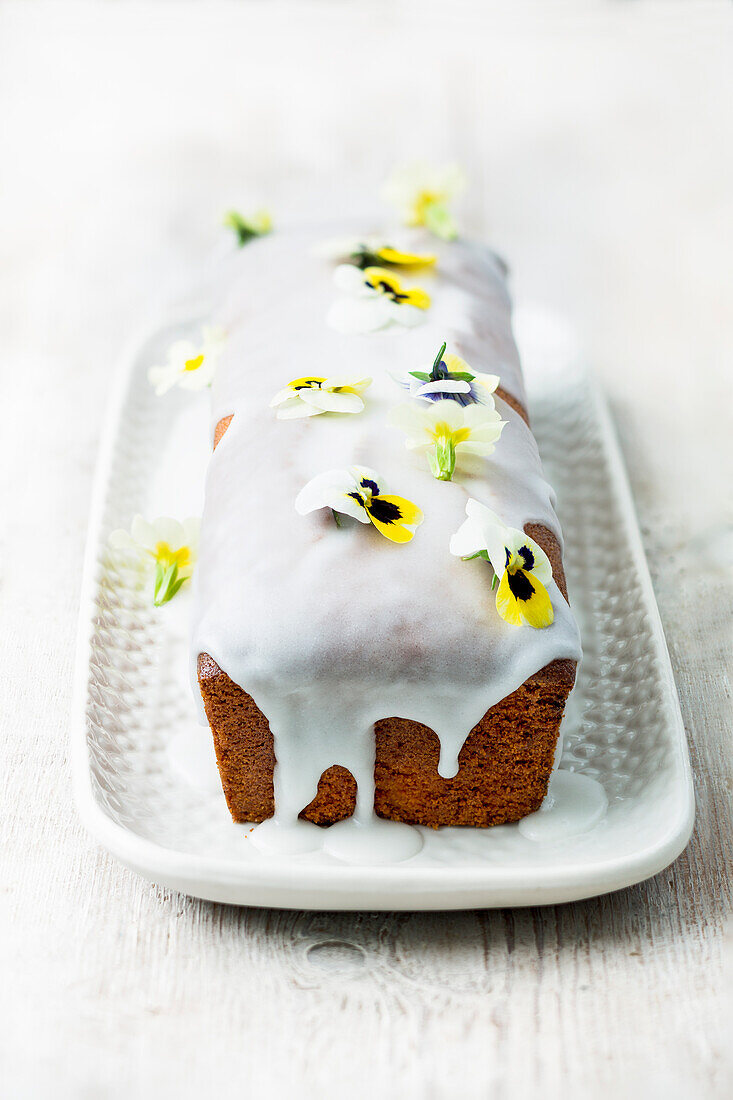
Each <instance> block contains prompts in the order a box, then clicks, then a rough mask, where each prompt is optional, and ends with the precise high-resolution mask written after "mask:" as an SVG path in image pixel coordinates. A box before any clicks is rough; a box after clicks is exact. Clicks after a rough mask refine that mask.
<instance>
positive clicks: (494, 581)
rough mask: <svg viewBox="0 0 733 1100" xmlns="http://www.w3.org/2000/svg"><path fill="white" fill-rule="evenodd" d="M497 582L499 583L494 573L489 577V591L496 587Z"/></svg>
mask: <svg viewBox="0 0 733 1100" xmlns="http://www.w3.org/2000/svg"><path fill="white" fill-rule="evenodd" d="M498 584H499V578H498V577H497V575H496V573H494V575H493V577H492V578H491V591H492V592H493V591H494V589H495V588H496V587H497V585H498Z"/></svg>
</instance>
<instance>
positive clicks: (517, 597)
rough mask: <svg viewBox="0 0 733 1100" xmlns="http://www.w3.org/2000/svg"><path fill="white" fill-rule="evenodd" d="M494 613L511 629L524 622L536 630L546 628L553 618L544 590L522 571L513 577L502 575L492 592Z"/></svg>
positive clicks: (547, 594)
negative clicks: (495, 589) (494, 605)
mask: <svg viewBox="0 0 733 1100" xmlns="http://www.w3.org/2000/svg"><path fill="white" fill-rule="evenodd" d="M496 609H497V611H498V612H499V614H500V615H501V617H502V619H504V620H505V621H506V622H508V623H511V624H512V625H520V624H521V623H522V622H526V623H527V625H528V626H532V627H534V628H535V629H536V630H541V629H542V628H543V627H546V626H550V625H551V624H552V622H553V621H554V618H555V612H554V610H553V607H552V600H551V599H550V596H549V593H548V591H547V589H546V588H545V586H544V585H543V584H542V582H541V581H539V580H537V578H536V577H535V576H534V575H532V574H530V573H526V572H525V571H524V570H523V569H517V570H516V572H515V573H514V574H510V573H509V570H506V571H505V572H504V576H503V577H502V578H501V582H500V584H499V588H498V589H497V592H496Z"/></svg>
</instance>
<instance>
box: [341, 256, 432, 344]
mask: <svg viewBox="0 0 733 1100" xmlns="http://www.w3.org/2000/svg"><path fill="white" fill-rule="evenodd" d="M333 281H334V284H335V286H336V288H337V289H338V290H339V291H340V296H339V298H337V300H336V301H335V302H334V303H333V305H332V306H331V309H330V310H329V313H328V317H327V323H328V324H329V326H330V327H331V328H333V329H335V330H336V331H337V332H343V333H348V334H358V333H366V332H376V331H377V330H379V329H384V328H390V327H392V326H401V325H404V326H406V327H408V328H412V327H413V326H415V325H419V324H421V323H422V321H423V320H424V319H425V311H426V310H427V309H429V307H430V295H429V294H428V293H427V291H425V290H423V288H422V287H419V286H413V287H404V286H403V285H402V283H401V282H400V281H399V279H398V278H397V277H396V275H395V274H394V272H392V271H388V270H387V268H385V267H365V268H364V270H363V271H362V270H360V269H359V268H358V267H355V266H354V264H339V266H338V267H337V268H336V270H335V271H334V273H333Z"/></svg>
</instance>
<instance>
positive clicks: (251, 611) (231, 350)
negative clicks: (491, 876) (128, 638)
mask: <svg viewBox="0 0 733 1100" xmlns="http://www.w3.org/2000/svg"><path fill="white" fill-rule="evenodd" d="M321 239H322V234H318V235H315V234H308V233H305V232H298V233H291V234H283V235H282V236H281V237H279V238H278V237H277V236H273V237H272V238H271V239H267V240H263V241H258V242H255V243H253V244H252V245H250V246H248V248H247V249H246V250H244V251H243V252H242V253H241V262H240V264H239V267H238V273H237V274H236V276H235V279H234V285H233V288H232V290H231V292H230V294H229V297H228V300H227V302H226V303H225V304H224V306H223V308H222V310H221V313H220V315H219V316H217V317H215V318H214V321H215V323H216V324H221V325H223V326H224V327H225V328H227V329H228V331H229V340H228V344H227V347H226V350H225V352H224V354H223V355H222V358H221V362H220V367H219V372H218V375H217V380H216V382H215V388H214V395H213V397H214V424H216V422H217V421H218V420H219V419H221V418H222V417H224V416H229V415H232V414H233V419H232V421H231V423H230V425H229V428H228V430H227V432H226V434H225V435H224V436H223V438H222V440H221V442H220V443H219V445H218V447H217V449H216V451H215V452H214V454H213V456H212V458H211V461H210V464H209V469H208V473H207V484H206V504H205V508H204V517H203V523H202V537H201V546H200V552H199V566H198V570H197V573H198V576H197V581H196V585H195V615H194V631H193V644H192V651H191V656H192V665H193V667H195V662H196V659H197V657H198V654H199V653H208V654H209V655H210V656H211V657H212V658H213V659H214V660H215V661H216V662H217V664H218V665H219V666H220V668H222V669H223V670H224V671H225V672H226V673H227V674H228V675H229V676H230V677H231V678H232V679H233V680H234V681H235V682H236V683H237V684H239V685H240V686H241V687H242V688H243V689H244V690H245V691H247V692H248V693H249V694H250V695H251V696H252V697H253V699H254V701H255V703H256V704H257V706H258V707H259V708H260V710H261V711H262V712H263V714H265V715H266V717H267V719H268V721H269V723H270V727H271V729H272V732H273V736H274V741H275V755H276V758H277V765H276V768H275V777H274V781H275V806H276V817H275V819H274V820H273V822H271V823H265V824H264V825H262V826H260V827H259V828H258V829H256V830H255V831H254V833H253V836H252V840H253V843H255V844H256V845H257V846H259V847H263V848H267V849H268V850H286V851H306V850H311V848H313V847H321V846H322V844H324V843H325V845H326V846H327V848H328V850H329V851H330V852H331V854H334V855H336V854H337V851H338V850H339V846H341V850H342V851H345V852H348V853H349V854H348V855H345V856H344V858H348V859H350V860H357V861H358V860H359V859H360V858H368V859H369V861H370V862H373V861H374V859H375V857H374V854H373V853H374V847H373V845H372V842H371V840H370V839H369V837H367V832H368V830H367V831H364V830H365V829H366V826H367V825H368V824H369V823H370V822H371V823H372V824H373V823H374V814H373V793H374V737H373V724H374V722H375V721H377V720H379V719H381V718H388V717H393V716H398V717H402V718H407V719H412V720H414V721H417V722H421V723H423V724H424V725H426V726H429V727H430V728H431V729H433V730H434V731H435V732H436V734H437V736H438V738H439V740H440V745H441V756H440V767H439V771H440V774H441V775H442V776H444V777H446V778H447V777H450V776H452V775H454V774H455V772H456V770H457V767H458V754H459V752H460V749H461V747H462V745H463V743H464V741H465V739H466V737H467V735H468V733H469V732H470V730H471V729H472V728H473V727H474V726H475V725H476V723H477V722H478V721H479V720H480V719H481V718H482V717H483V715H484V714H485V712H486V711H487V710H488V709H489V708H490V707H491V706H493V705H494V704H496V703H497V702H499V701H500V700H501V699H503V698H505V697H506V696H507V695H509V694H510V693H511V692H512V691H514V690H516V688H517V687H519V686H520V685H521V684H522V683H523V682H524V681H525V680H526V679H527V678H528V677H529V676H531V675H533V674H534V673H536V672H537V671H538V670H539V669H541V668H542V667H544V665H546V664H548V663H549V662H550V661H552V660H554V659H555V658H563V657H569V658H571V659H573V660H578V659H579V657H580V647H579V637H578V632H577V627H576V625H575V622H574V620H573V617H572V615H571V613H570V610H569V608H568V606H567V604H566V603H565V601H564V599H563V597H562V595H561V593H560V592H559V590H558V589H557V586H556V585H555V583H554V582H552V583H551V584H550V586H549V589H548V591H549V593H550V596H551V598H552V602H553V605H554V608H555V621H554V623H553V624H552V626H551V627H548V628H546V629H544V630H533V629H532V628H531V627H512V626H509V625H508V624H506V623H504V622H503V621H502V620H501V619H500V618H499V616H498V614H497V612H496V609H495V606H494V597H493V594H492V592H491V570H490V569H489V567H488V565H487V564H486V563H485V562H483V561H471V562H461V561H459V560H458V559H455V558H453V557H452V556H451V555H450V553H449V550H448V543H449V539H450V536H451V534H453V532H454V531H456V530H457V529H458V527H459V526H460V524H461V523H462V521H463V519H464V517H465V504H466V500H467V499H468V497H469V496H472V497H474V498H476V499H477V500H480V501H482V502H483V503H485V504H487V505H488V506H489V507H490V508H491V509H493V510H494V511H495V512H497V513H498V514H499V515H500V516H501V517H502V519H503V520H504V521H505V522H506V523H507V524H508V525H510V526H514V527H520V528H521V527H523V526H524V525H525V524H527V523H537V524H543V525H544V526H546V527H547V528H549V529H550V530H551V531H552V532H554V533H555V534H556V536H557V537H558V538H559V537H560V531H559V526H558V523H557V518H556V516H555V514H554V511H553V507H552V503H551V502H552V496H551V492H550V489H549V487H548V485H547V483H546V481H545V479H544V476H543V473H542V467H541V464H540V460H539V455H538V452H537V447H536V444H535V441H534V437H533V436H532V434H531V432H530V430H529V429H528V427H527V425H526V424H525V422H524V421H523V419H522V417H521V416H520V415H519V414H518V413H517V412H515V411H514V409H513V408H511V407H510V406H509V405H508V404H507V403H506V402H504V401H502V400H501V399H500V398H499V399H497V407H498V409H499V411H500V413H501V415H502V417H503V419H505V420H506V421H507V425H506V427H505V429H504V433H503V435H502V438H501V440H500V442H499V444H498V445H497V448H496V451H495V452H494V454H493V455H491V456H490V458H488V459H474V460H472V465H468V464H466V463H463V464H459V467H458V469H457V472H456V477H455V480H454V481H452V482H439V481H436V480H435V479H434V478H433V477H432V476H431V474H430V472H429V470H428V467H427V463H426V461H425V457H424V455H420V454H417V453H415V452H410V451H408V450H407V449H406V448H405V446H404V437H403V435H402V433H401V432H399V431H398V430H396V429H394V428H390V427H389V426H388V425H387V413H388V410H389V408H390V407H391V406H392V405H394V404H397V403H399V402H401V401H406V400H408V397H407V395H406V393H405V392H404V391H403V390H402V389H401V388H400V387H399V385H397V383H395V382H394V380H393V379H392V377H391V374H392V373H397V374H400V373H404V372H406V371H409V370H416V369H421V368H423V367H424V366H425V364H428V365H429V364H430V363H431V362H432V360H433V358H434V356H435V353H436V351H437V349H438V348H439V346H440V344H441V343H442V342H443V340H447V342H448V347H449V350H450V351H455V352H456V353H458V354H460V355H462V356H463V357H464V358H465V359H466V360H467V361H468V363H469V364H471V366H473V367H475V368H476V369H477V370H480V371H483V372H487V373H495V374H499V375H500V376H501V386H502V388H503V389H504V390H505V391H506V392H507V393H509V394H510V395H511V396H512V397H514V398H516V399H518V400H520V401H522V402H523V401H524V391H523V386H522V381H521V373H520V370H519V364H518V359H517V353H516V348H515V346H514V341H513V338H512V335H511V325H510V308H509V300H508V297H507V294H506V289H505V287H504V282H503V277H502V268H501V266H500V264H499V261H497V260H496V258H495V257H494V256H493V255H492V254H491V253H489V252H487V251H484V250H481V249H479V248H475V247H473V246H468V245H464V244H462V243H457V244H451V245H447V246H446V245H439V246H438V251H439V259H438V265H437V269H436V271H435V272H434V273H432V272H428V273H423V272H421V273H420V280H419V282H420V284H421V285H424V286H426V288H427V289H428V291H429V293H430V294H431V295H432V297H433V302H434V305H433V307H432V308H431V309H430V310H429V311H428V313H427V319H426V323H425V324H424V325H422V326H421V327H420V328H416V329H414V330H412V331H410V332H409V333H405V332H401V331H399V330H395V331H393V332H389V333H375V334H371V335H369V336H343V335H340V334H339V333H336V332H333V331H331V330H330V329H328V328H327V326H326V323H325V317H326V314H327V311H328V306H329V304H330V302H331V301H332V299H333V297H334V293H335V291H334V288H333V286H332V281H331V280H332V271H333V265H331V264H329V263H327V262H325V261H323V260H319V259H317V258H315V257H314V256H313V254H312V250H313V247H314V245H316V244H317V243H319V241H320V240H321ZM394 243H395V245H397V246H400V247H408V248H409V249H410V250H412V251H427V249H426V248H425V242H424V241H423V240H422V239H421V235H420V234H419V233H416V234H410V235H404V236H403V235H400V234H396V235H395V241H394ZM434 243H435V242H432V241H431V244H434ZM416 281H417V280H416ZM345 370H348V372H349V373H352V372H353V373H359V374H362V375H365V376H371V377H372V378H373V383H372V386H371V387H370V388H369V390H368V391H367V392H366V393H365V396H364V400H365V404H366V408H365V411H364V412H363V413H360V414H359V415H356V416H319V417H317V418H314V419H313V420H310V419H308V420H296V421H286V422H284V421H278V420H276V418H275V415H274V412H273V410H271V409H270V408H269V407H268V406H269V402H270V399H271V398H272V396H273V395H274V394H275V393H276V392H277V391H278V390H280V389H281V388H282V387H283V386H285V385H286V384H287V383H288V382H289V381H290V379H292V378H294V377H299V376H302V375H304V374H305V373H307V372H312V373H313V374H318V375H325V376H331V375H335V374H337V373H340V372H341V373H342V372H343V371H345ZM352 464H362V465H368V466H372V467H374V468H375V469H376V470H377V471H378V473H379V475H380V476H381V477H382V478H383V479H384V482H385V483H386V486H387V490H388V491H392V492H394V493H397V494H399V495H401V496H404V497H407V499H409V500H411V501H414V502H415V503H416V504H417V505H418V506H419V507H421V508H422V509H423V511H424V513H425V520H424V523H423V524H422V526H421V527H420V528H419V529H418V531H417V533H416V535H415V537H414V539H413V540H412V542H410V543H407V544H405V545H401V546H396V545H393V544H391V543H389V542H387V540H385V539H384V538H382V536H381V535H380V534H379V533H378V532H377V531H376V530H375V529H373V528H371V527H368V528H366V527H364V526H362V525H361V524H358V523H356V522H354V521H351V520H348V519H347V520H345V521H344V526H343V527H342V528H340V529H337V528H336V526H335V524H334V522H333V518H332V516H331V513H330V511H328V510H323V511H321V512H315V513H312V514H310V515H308V516H305V517H302V516H299V515H297V513H296V512H295V508H294V501H295V498H296V496H297V494H298V492H299V491H300V489H301V488H302V487H303V485H305V483H306V482H307V481H309V480H310V479H311V478H312V477H314V476H315V475H316V474H319V473H321V472H323V471H325V470H328V469H334V468H340V467H347V466H350V465H352ZM333 764H340V765H342V766H343V767H346V768H348V769H349V771H351V773H352V775H353V776H354V778H355V780H356V782H357V786H358V792H359V793H358V799H357V807H356V812H355V815H354V818H353V819H352V820H351V821H350V822H349V823H343V824H342V825H338V826H332V827H331V829H330V830H328V831H327V832H328V840H327V841H324V839H323V830H319V829H318V828H317V827H316V826H313V825H310V824H309V823H306V822H303V821H298V813H299V812H300V811H301V810H302V809H303V808H304V807H305V806H306V805H307V804H308V803H309V802H310V801H311V800H312V798H313V797H314V795H315V793H316V789H317V784H318V780H319V778H320V776H321V774H322V773H323V772H324V771H325V770H326V769H327V768H328V767H330V766H331V765H333ZM378 828H379V829H380V831H381V832H382V833H383V834H384V843H385V844H387V843H388V842H387V832H389V834H390V836H391V837H392V838H393V839H392V841H390V842H389V843H390V844H394V845H397V849H396V850H399V849H400V846H401V850H403V851H404V856H403V857H402V858H407V857H408V856H409V855H412V854H413V853H414V851H417V848H419V844H420V843H421V840H420V834H419V833H418V832H416V831H415V830H411V829H410V828H409V827H408V826H402V827H399V826H395V827H394V828H391V827H390V823H384V827H383V826H382V825H379V826H378ZM314 830H315V832H314ZM360 830H361V831H360ZM316 834H318V836H316ZM412 834H414V836H413V835H412ZM372 835H375V834H373V833H372ZM416 838H417V839H416ZM380 843H382V842H381V841H380ZM416 845H417V847H415V846H416ZM368 851H369V852H371V853H372V854H371V855H368V856H367V855H365V853H366V852H368ZM360 853H361V854H360ZM389 858H391V859H394V858H398V857H397V856H394V855H392V856H390V857H389Z"/></svg>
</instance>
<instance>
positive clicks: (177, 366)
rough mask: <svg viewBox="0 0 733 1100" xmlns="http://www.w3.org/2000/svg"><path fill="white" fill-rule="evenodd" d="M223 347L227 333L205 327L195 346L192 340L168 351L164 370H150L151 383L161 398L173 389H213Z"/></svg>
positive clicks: (154, 368)
mask: <svg viewBox="0 0 733 1100" xmlns="http://www.w3.org/2000/svg"><path fill="white" fill-rule="evenodd" d="M223 344H224V332H223V331H222V330H221V329H218V328H210V327H208V326H206V327H205V328H203V329H202V330H201V337H200V339H199V340H198V341H196V342H195V343H194V342H193V341H192V340H176V342H175V343H174V344H171V346H170V347H169V348H168V362H167V363H166V364H165V365H164V366H156V367H151V368H150V370H149V371H148V381H149V382H150V385H151V386H153V388H154V389H155V392H156V394H157V395H158V396H159V397H160V396H161V395H162V394H164V393H167V392H168V390H170V389H172V388H173V386H180V387H181V389H182V390H203V389H205V388H206V387H207V386H210V385H211V382H212V380H213V377H214V372H215V370H216V361H217V359H218V357H219V355H220V354H221V349H222V346H223Z"/></svg>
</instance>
